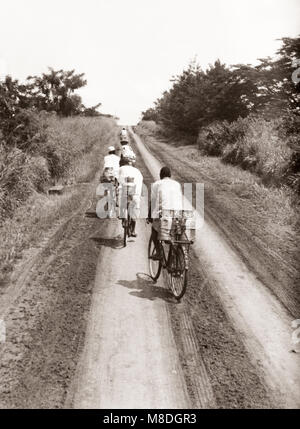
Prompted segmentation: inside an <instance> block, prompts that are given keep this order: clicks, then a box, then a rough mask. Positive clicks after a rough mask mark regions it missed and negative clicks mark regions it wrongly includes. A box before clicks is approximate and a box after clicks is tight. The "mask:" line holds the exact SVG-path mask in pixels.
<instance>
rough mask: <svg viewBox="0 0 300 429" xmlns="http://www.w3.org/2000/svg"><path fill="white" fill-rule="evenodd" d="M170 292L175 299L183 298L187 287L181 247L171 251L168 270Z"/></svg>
mask: <svg viewBox="0 0 300 429" xmlns="http://www.w3.org/2000/svg"><path fill="white" fill-rule="evenodd" d="M169 275H170V277H171V278H170V280H171V281H170V286H171V291H172V293H173V295H174V296H175V298H176V299H178V300H179V299H180V298H182V297H183V295H184V294H185V291H186V287H187V281H188V271H187V269H186V267H185V255H184V251H183V249H182V246H180V245H179V246H176V247H175V248H173V249H172V255H171V263H170V268H169Z"/></svg>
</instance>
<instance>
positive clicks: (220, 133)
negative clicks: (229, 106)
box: [197, 116, 300, 192]
mask: <svg viewBox="0 0 300 429" xmlns="http://www.w3.org/2000/svg"><path fill="white" fill-rule="evenodd" d="M294 138H295V133H292V135H290V136H289V135H287V129H286V123H285V121H284V119H281V118H279V119H276V120H265V119H264V118H262V117H253V116H248V117H247V118H244V119H241V118H240V119H238V120H237V121H235V122H232V123H228V122H226V121H223V122H217V123H213V124H211V125H209V126H207V127H205V128H203V129H202V130H201V131H200V133H199V136H198V140H197V143H198V148H199V150H200V152H201V153H202V154H203V155H211V156H219V157H221V159H222V160H223V161H224V162H225V163H229V164H233V165H238V166H241V167H242V168H243V169H245V170H249V171H251V172H253V173H255V174H257V175H258V176H260V177H261V178H262V180H263V182H264V183H265V184H268V185H274V186H279V187H280V186H282V185H283V186H284V185H288V186H291V187H293V188H294V189H295V190H296V191H297V192H298V191H299V190H300V189H299V183H300V178H299V171H297V166H296V164H295V162H294V161H293V160H294V158H295V157H296V156H297V149H295V148H294V147H293V146H292V145H291V144H290V143H291V140H292V139H294ZM298 141H299V134H298Z"/></svg>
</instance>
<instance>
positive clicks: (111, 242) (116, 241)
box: [90, 235, 123, 249]
mask: <svg viewBox="0 0 300 429" xmlns="http://www.w3.org/2000/svg"><path fill="white" fill-rule="evenodd" d="M90 240H93V241H94V242H95V243H96V245H97V247H99V249H100V248H101V247H102V246H105V247H111V248H112V249H120V248H122V247H123V240H122V237H121V236H120V235H117V236H116V237H107V238H106V237H91V238H90Z"/></svg>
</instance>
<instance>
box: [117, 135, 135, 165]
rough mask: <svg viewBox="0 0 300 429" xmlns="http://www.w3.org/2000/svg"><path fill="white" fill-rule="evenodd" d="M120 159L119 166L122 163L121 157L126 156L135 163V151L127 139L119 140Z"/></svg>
mask: <svg viewBox="0 0 300 429" xmlns="http://www.w3.org/2000/svg"><path fill="white" fill-rule="evenodd" d="M121 146H122V148H121V159H120V167H121V166H122V165H124V163H123V159H125V158H128V159H131V162H132V163H133V164H134V163H135V158H136V157H135V153H134V151H133V149H132V147H131V146H130V145H129V143H128V141H121Z"/></svg>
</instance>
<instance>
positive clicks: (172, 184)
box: [151, 177, 183, 219]
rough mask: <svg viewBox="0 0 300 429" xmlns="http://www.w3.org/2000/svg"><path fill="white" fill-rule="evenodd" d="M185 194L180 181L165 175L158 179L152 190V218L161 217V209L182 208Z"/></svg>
mask: <svg viewBox="0 0 300 429" xmlns="http://www.w3.org/2000/svg"><path fill="white" fill-rule="evenodd" d="M182 208H183V195H182V189H181V185H180V183H178V182H176V180H172V179H170V178H169V177H165V178H164V179H162V180H157V181H156V182H155V183H153V185H152V190H151V213H152V218H153V219H157V218H159V214H160V211H161V210H182Z"/></svg>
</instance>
